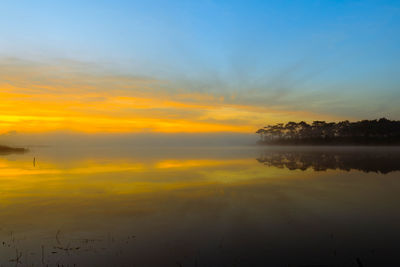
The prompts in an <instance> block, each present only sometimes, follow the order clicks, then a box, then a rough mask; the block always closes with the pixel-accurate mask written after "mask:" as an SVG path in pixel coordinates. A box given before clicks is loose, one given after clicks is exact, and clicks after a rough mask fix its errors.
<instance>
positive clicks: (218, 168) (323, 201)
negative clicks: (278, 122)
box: [0, 147, 400, 266]
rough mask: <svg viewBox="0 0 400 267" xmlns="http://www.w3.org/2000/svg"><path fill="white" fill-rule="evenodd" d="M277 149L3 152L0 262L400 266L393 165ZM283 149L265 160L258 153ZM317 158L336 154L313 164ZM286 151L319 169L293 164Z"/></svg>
mask: <svg viewBox="0 0 400 267" xmlns="http://www.w3.org/2000/svg"><path fill="white" fill-rule="evenodd" d="M281 150H282V151H279V149H277V148H274V149H272V148H271V149H268V151H264V150H260V148H256V147H247V148H246V147H237V148H179V149H178V148H163V149H158V148H146V149H144V148H142V149H138V148H135V147H124V148H121V147H118V148H90V149H89V148H86V149H85V150H82V149H78V148H70V149H60V148H57V147H52V148H37V149H32V150H31V152H30V153H27V154H23V155H6V156H2V157H0V185H1V187H0V188H1V189H0V209H1V212H0V262H1V263H2V266H15V265H17V266H31V265H32V264H34V266H38V265H39V266H42V265H43V266H61V265H64V266H68V265H69V266H74V265H75V266H288V265H291V266H318V265H327V266H359V265H358V264H357V258H359V260H360V261H361V262H362V264H364V265H365V266H399V260H398V257H397V254H398V251H399V245H398V240H399V238H400V226H399V225H400V224H399V223H400V215H399V213H398V207H397V203H399V201H400V194H399V192H400V179H399V178H400V177H399V172H398V171H395V170H396V169H395V168H394V167H393V168H392V167H390V168H388V167H387V166H389V165H387V166H386V167H385V168H383V169H378V167H376V166H377V165H376V162H375V161H379V160H376V158H374V162H371V166H372V167H371V168H370V169H367V170H366V171H373V172H368V173H365V172H362V171H358V170H365V169H362V168H361V167H360V163H356V164H355V163H354V162H352V163H349V161H346V159H354V158H356V157H358V158H359V159H361V158H364V159H365V157H364V156H365V155H367V154H368V155H370V154H369V152H368V153H366V151H365V150H363V149H361V150H360V149H358V151H359V152H360V153H356V151H351V152H349V151H348V153H347V152H346V153H345V154H346V156H344V155H342V154H340V153H339V156H337V153H338V151H336V152H326V151H324V152H322V151H319V152H318V151H312V152H310V154H309V155H308V154H307V153H308V152H307V151H302V152H301V153H300V151H299V150H298V149H297V148H296V149H295V148H284V149H281ZM290 151H292V152H293V153H294V154H290V153H289V152H290ZM385 151H386V152H385ZM317 152H318V153H320V155H321V156H320V157H319V156H318V155H317V154H318V153H317ZM279 153H281V154H280V155H281V156H278V158H277V159H274V160H273V161H271V162H274V163H268V165H267V167H266V166H265V165H264V164H260V163H259V162H258V161H257V160H256V159H257V158H258V160H260V159H263V157H264V155H265V156H266V157H264V159H267V158H268V157H270V156H274V155H279ZM321 153H322V154H321ZM382 153H383V154H381V155H382V157H386V158H387V160H389V161H390V159H389V158H388V157H392V156H393V157H397V156H396V155H397V154H396V153H397V152H395V150H391V149H384V150H382ZM385 153H386V154H385ZM301 154H303V155H305V156H302V155H301ZM260 155H262V156H261V157H260ZM322 155H323V156H322ZM350 155H351V156H350ZM371 155H372V154H371ZM376 155H378V154H376ZM34 157H35V165H33V164H32V160H33V158H34ZM274 157H275V156H274ZM318 158H335V159H336V161H335V163H333V165H329V164H328V163H326V162H325V161H323V162H322V163H318V164H319V165H318V166H320V167H315V169H321V168H325V169H327V170H328V171H326V172H315V171H313V168H314V165H315V164H316V162H318ZM291 159H295V160H296V164H300V162H302V161H304V162H305V163H301V164H303V165H305V166H312V167H313V168H308V169H307V168H305V169H306V170H305V171H301V170H297V169H298V168H297V167H295V168H293V167H290V166H292V165H290V163H289V165H288V163H287V161H289V160H291ZM261 161H263V160H261ZM267 161H268V160H266V161H265V162H267ZM279 161H281V162H282V161H284V163H279V164H278V163H276V162H279ZM310 162H311V163H310ZM346 162H347V163H346ZM356 162H358V161H356ZM263 163H264V162H263ZM307 164H308V165H307ZM310 164H311V165H310ZM327 164H328V165H327ZM349 164H350V165H349ZM303 165H301V166H303ZM282 166H285V167H287V168H281V167H282ZM295 166H297V165H295ZM338 166H344V167H338ZM291 169H295V170H291ZM299 169H304V168H303V167H302V168H299ZM334 169H336V170H334ZM341 169H348V170H351V171H349V172H347V171H342V170H341ZM375 171H379V173H375ZM382 173H386V174H385V175H383V174H382ZM383 177H384V179H383Z"/></svg>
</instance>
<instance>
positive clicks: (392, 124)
mask: <svg viewBox="0 0 400 267" xmlns="http://www.w3.org/2000/svg"><path fill="white" fill-rule="evenodd" d="M256 133H257V134H259V135H260V140H259V141H258V142H257V143H258V144H260V145H400V121H392V120H388V119H386V118H381V119H379V120H362V121H357V122H349V121H347V120H346V121H341V122H337V123H336V122H325V121H314V122H313V123H312V124H311V125H310V124H308V123H306V122H304V121H301V122H298V123H296V122H288V123H286V124H283V123H277V124H275V125H268V126H265V127H264V128H262V129H259V130H257V132H256Z"/></svg>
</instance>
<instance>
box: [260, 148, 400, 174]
mask: <svg viewBox="0 0 400 267" xmlns="http://www.w3.org/2000/svg"><path fill="white" fill-rule="evenodd" d="M257 161H258V162H260V163H262V164H264V165H266V166H273V167H278V168H287V169H289V170H307V169H313V170H314V171H326V170H336V169H339V170H345V171H350V170H360V171H363V172H376V173H383V174H387V173H389V172H392V171H398V170H400V164H399V162H400V151H399V150H397V149H394V150H386V149H382V150H376V149H368V150H364V149H355V150H346V149H344V150H337V149H335V150H294V151H289V150H288V149H285V150H269V151H263V152H262V153H261V155H260V157H258V158H257Z"/></svg>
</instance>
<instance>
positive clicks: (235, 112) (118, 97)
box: [0, 60, 336, 133]
mask: <svg viewBox="0 0 400 267" xmlns="http://www.w3.org/2000/svg"><path fill="white" fill-rule="evenodd" d="M73 70H74V68H71V66H68V65H65V66H64V65H62V64H60V65H46V64H33V63H31V64H28V63H26V62H18V61H13V60H8V61H3V62H1V63H0V89H1V90H0V99H1V102H0V131H1V132H2V133H4V132H9V131H16V132H25V133H37V132H51V131H63V130H66V131H76V132H85V133H128V132H164V133H174V132H184V133H185V132H186V133H201V132H249V133H252V132H254V131H255V130H257V129H258V128H259V127H262V126H264V125H265V124H267V123H274V122H285V121H289V120H313V119H320V118H323V119H326V118H330V119H336V118H333V117H332V116H326V115H325V116H324V115H321V114H312V113H309V112H303V111H290V110H285V109H283V108H278V109H277V108H275V109H274V108H269V107H265V106H259V105H258V106H257V105H249V104H238V103H240V102H238V101H235V102H233V101H231V100H233V99H234V98H235V96H234V94H231V95H230V94H226V93H225V94H224V95H222V94H219V95H217V94H213V93H209V92H195V91H190V90H185V88H174V87H173V85H171V83H169V82H168V81H160V80H156V79H149V78H141V77H131V76H121V75H114V74H108V73H107V74H104V73H101V72H97V73H96V72H94V73H93V72H92V73H91V72H85V71H82V72H74V71H73Z"/></svg>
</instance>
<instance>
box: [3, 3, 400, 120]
mask: <svg viewBox="0 0 400 267" xmlns="http://www.w3.org/2000/svg"><path fill="white" fill-rule="evenodd" d="M0 36H1V42H0V56H1V57H2V58H7V57H14V58H18V59H22V60H34V61H38V62H42V61H52V60H74V61H77V62H83V63H92V64H98V65H99V66H102V67H103V68H105V69H107V71H110V72H113V73H122V74H127V75H140V76H148V77H155V78H157V79H164V80H168V81H170V82H171V84H173V85H172V86H171V87H179V88H185V90H188V91H200V92H204V91H207V92H210V93H216V94H234V95H238V96H239V97H236V98H235V100H232V101H238V102H240V103H246V104H254V105H266V106H279V107H286V108H290V109H298V110H310V111H313V112H326V113H329V114H335V115H340V116H346V115H348V116H353V117H371V118H372V117H377V116H388V117H391V118H397V119H400V111H399V108H398V106H399V105H400V103H399V100H398V99H399V96H400V93H399V91H400V78H399V77H400V71H399V70H400V63H399V62H400V49H399V47H400V46H399V45H400V2H399V1H118V0H114V1H62V2H61V1H40V0H38V1H2V4H1V16H0ZM171 90H172V89H171ZM366 109H368V110H369V111H367V110H366Z"/></svg>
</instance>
